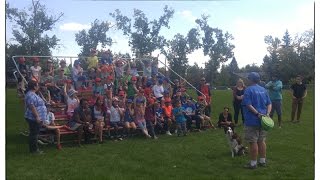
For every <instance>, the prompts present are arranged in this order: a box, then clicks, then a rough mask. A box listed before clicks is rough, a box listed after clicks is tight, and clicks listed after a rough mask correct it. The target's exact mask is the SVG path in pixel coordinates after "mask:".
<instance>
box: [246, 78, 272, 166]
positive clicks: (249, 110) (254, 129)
mask: <svg viewBox="0 0 320 180" xmlns="http://www.w3.org/2000/svg"><path fill="white" fill-rule="evenodd" d="M248 79H249V86H248V87H247V88H246V90H245V92H244V95H243V99H242V106H243V113H244V119H245V121H244V125H245V128H244V133H245V140H246V141H247V142H248V143H249V144H250V146H249V155H250V156H249V157H250V160H251V161H250V163H248V164H247V165H246V166H244V167H245V168H249V169H256V168H257V164H258V165H259V166H266V143H265V140H266V137H267V132H266V131H264V130H263V129H262V128H261V116H262V115H266V116H269V114H270V111H271V108H272V105H271V100H270V97H269V94H268V92H267V91H266V89H264V88H263V87H261V86H259V85H258V83H259V81H260V75H259V74H258V73H257V72H251V73H249V75H248ZM258 155H259V156H260V159H259V163H257V157H258Z"/></svg>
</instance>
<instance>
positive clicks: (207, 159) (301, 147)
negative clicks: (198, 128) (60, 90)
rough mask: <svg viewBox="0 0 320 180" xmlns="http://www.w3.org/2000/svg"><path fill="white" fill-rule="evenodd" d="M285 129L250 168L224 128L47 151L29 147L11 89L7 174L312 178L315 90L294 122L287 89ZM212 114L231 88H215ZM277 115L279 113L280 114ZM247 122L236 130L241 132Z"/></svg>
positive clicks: (26, 176)
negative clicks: (263, 159) (262, 161)
mask: <svg viewBox="0 0 320 180" xmlns="http://www.w3.org/2000/svg"><path fill="white" fill-rule="evenodd" d="M283 94H284V101H283V114H284V118H283V119H284V123H283V128H282V129H279V128H277V127H276V128H274V129H273V130H272V131H271V132H270V133H269V135H268V139H267V161H268V167H266V168H258V169H256V170H247V169H244V168H243V165H244V164H245V163H247V161H248V157H247V156H244V157H236V158H233V159H232V158H231V156H230V152H229V147H228V145H227V142H226V139H225V136H224V133H223V130H221V129H219V130H207V131H205V132H201V133H190V134H189V136H187V137H180V138H178V137H176V136H172V137H168V136H165V135H160V136H159V137H160V138H159V139H158V140H147V139H145V138H143V137H133V138H131V139H126V140H124V141H121V142H113V141H105V143H104V144H101V145H100V144H90V145H85V146H84V147H82V148H78V147H75V146H74V145H73V144H70V143H69V144H66V145H64V146H63V149H62V150H61V151H57V150H56V149H55V146H53V145H48V146H45V147H42V150H44V151H45V153H46V154H44V155H40V156H35V155H30V154H29V152H28V144H27V142H28V138H27V137H24V136H22V135H19V132H20V131H22V130H27V128H28V127H27V123H26V122H25V120H24V118H23V112H24V111H23V107H22V104H21V103H20V102H19V100H18V99H17V98H16V91H15V90H13V89H7V90H6V176H7V179H299V180H300V179H313V178H314V92H313V91H312V92H311V91H309V93H308V96H307V98H306V101H305V104H304V108H303V113H302V118H301V119H302V122H301V123H300V124H292V123H290V122H289V120H290V119H289V118H290V112H291V100H290V98H289V97H290V96H289V93H288V92H287V91H284V93H283ZM213 97H214V98H213V109H214V110H213V119H214V122H215V123H216V122H217V118H218V113H219V112H220V111H221V110H222V109H223V107H224V106H226V105H227V106H229V107H231V101H232V98H231V91H214V92H213ZM275 120H276V118H275ZM242 128H243V127H242V126H240V127H237V129H236V131H237V132H239V133H240V134H241V135H242V136H243V133H242Z"/></svg>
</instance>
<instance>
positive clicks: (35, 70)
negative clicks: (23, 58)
mask: <svg viewBox="0 0 320 180" xmlns="http://www.w3.org/2000/svg"><path fill="white" fill-rule="evenodd" d="M32 60H33V66H31V67H30V70H31V79H32V80H34V81H36V82H40V76H41V67H40V63H39V61H40V60H39V58H37V57H33V58H32Z"/></svg>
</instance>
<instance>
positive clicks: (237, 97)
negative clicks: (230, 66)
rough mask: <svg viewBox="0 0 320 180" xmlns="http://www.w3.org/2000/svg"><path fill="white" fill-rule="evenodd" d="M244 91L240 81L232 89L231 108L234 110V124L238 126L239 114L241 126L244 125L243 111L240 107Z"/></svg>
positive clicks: (242, 83)
mask: <svg viewBox="0 0 320 180" xmlns="http://www.w3.org/2000/svg"><path fill="white" fill-rule="evenodd" d="M245 89H246V87H245V85H244V82H243V80H242V79H239V80H238V81H237V85H236V86H235V87H234V88H233V108H234V122H235V125H238V116H239V112H241V118H242V124H243V123H244V117H243V110H242V106H241V102H242V98H243V94H244V90H245Z"/></svg>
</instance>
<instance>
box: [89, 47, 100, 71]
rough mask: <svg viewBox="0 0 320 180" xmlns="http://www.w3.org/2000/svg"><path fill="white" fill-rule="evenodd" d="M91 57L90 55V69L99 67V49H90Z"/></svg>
mask: <svg viewBox="0 0 320 180" xmlns="http://www.w3.org/2000/svg"><path fill="white" fill-rule="evenodd" d="M90 53H91V54H90V57H88V69H96V68H97V67H98V61H99V60H98V57H97V51H96V50H95V49H90Z"/></svg>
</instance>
